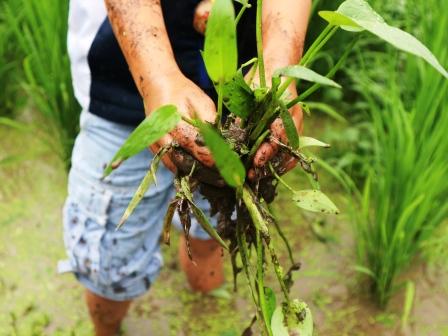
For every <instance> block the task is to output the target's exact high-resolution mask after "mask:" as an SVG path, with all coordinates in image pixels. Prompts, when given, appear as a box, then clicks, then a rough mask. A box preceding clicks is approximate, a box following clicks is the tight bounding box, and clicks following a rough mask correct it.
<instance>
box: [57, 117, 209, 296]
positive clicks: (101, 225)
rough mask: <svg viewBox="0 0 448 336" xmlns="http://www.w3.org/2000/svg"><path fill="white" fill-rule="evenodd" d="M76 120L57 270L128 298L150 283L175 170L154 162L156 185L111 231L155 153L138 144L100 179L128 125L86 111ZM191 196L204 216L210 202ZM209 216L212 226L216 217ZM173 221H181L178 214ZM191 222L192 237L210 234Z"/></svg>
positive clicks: (159, 259) (96, 288)
mask: <svg viewBox="0 0 448 336" xmlns="http://www.w3.org/2000/svg"><path fill="white" fill-rule="evenodd" d="M80 123H81V130H80V133H79V135H78V137H77V138H76V142H75V146H74V149H73V154H72V167H71V170H70V174H69V182H68V197H67V200H66V202H65V205H64V210H63V222H64V243H65V247H66V251H67V255H68V260H65V261H61V262H59V271H60V272H61V273H62V272H73V273H74V274H75V276H76V278H77V279H78V280H79V281H80V282H81V283H82V284H83V285H84V286H85V287H86V288H88V289H89V290H90V291H92V292H94V293H96V294H98V295H100V296H102V297H106V298H108V299H111V300H115V301H123V300H130V299H133V298H135V297H137V296H140V295H142V294H144V293H145V292H146V291H147V290H148V289H149V287H150V285H151V283H153V282H154V280H155V279H156V277H157V275H158V273H159V271H160V268H161V267H162V265H163V260H162V255H161V252H160V236H161V232H162V224H163V223H162V222H163V218H164V215H165V212H166V210H167V207H168V203H169V202H170V200H171V199H172V198H173V196H174V194H175V191H174V187H173V174H172V173H171V172H170V171H169V170H168V169H166V168H165V167H164V166H163V165H160V167H159V170H158V172H157V186H154V185H153V186H151V188H149V190H148V191H147V192H146V194H145V195H144V198H143V199H142V201H141V202H140V204H139V205H138V207H137V208H136V210H135V211H134V213H133V214H132V215H131V216H130V217H129V219H128V221H127V222H126V223H125V224H124V226H123V227H122V228H121V229H120V230H116V225H117V223H118V222H119V220H120V218H121V216H122V215H123V213H124V211H125V209H126V207H127V205H128V204H129V201H130V200H131V198H132V196H133V195H134V193H135V191H136V189H137V187H138V185H139V183H140V182H141V180H142V179H143V177H144V176H145V174H146V173H147V171H148V168H149V165H150V163H151V160H152V158H153V155H152V153H151V152H150V151H149V150H144V151H142V152H141V153H139V154H138V155H136V156H134V157H132V158H130V159H129V160H127V161H125V162H124V163H123V164H122V165H121V166H120V167H119V168H118V169H116V170H115V171H114V172H113V173H112V174H111V175H110V176H109V177H107V178H106V179H104V180H102V179H101V177H102V172H103V169H104V167H105V165H106V164H107V163H108V162H109V161H110V160H111V159H112V157H113V156H114V154H115V153H116V151H117V150H118V149H119V148H120V146H121V145H122V144H123V143H124V141H125V140H126V138H127V137H128V136H129V134H130V133H131V132H132V131H133V129H134V128H133V127H130V126H126V125H121V124H117V123H114V122H110V121H108V120H105V119H103V118H100V117H98V116H96V115H94V114H92V113H89V112H86V111H84V112H82V114H81V122H80ZM195 199H196V202H197V203H198V205H199V206H200V207H201V208H202V210H203V211H204V212H205V213H206V214H209V213H210V207H209V205H208V202H207V201H206V200H204V199H203V198H202V197H201V196H200V195H199V194H197V195H195ZM210 220H211V222H212V224H213V225H216V220H215V219H213V218H210ZM173 224H174V225H175V226H177V227H178V228H180V227H181V226H180V223H179V219H178V218H177V217H175V218H174V221H173ZM191 224H192V226H191V231H190V233H191V236H192V237H195V238H198V239H209V238H210V237H209V236H208V234H207V233H206V232H205V231H204V230H203V229H202V228H201V227H200V225H199V224H198V223H197V221H196V220H195V219H194V218H192V223H191Z"/></svg>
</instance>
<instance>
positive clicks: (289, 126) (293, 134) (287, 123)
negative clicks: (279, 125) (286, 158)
mask: <svg viewBox="0 0 448 336" xmlns="http://www.w3.org/2000/svg"><path fill="white" fill-rule="evenodd" d="M280 118H282V121H283V127H284V128H285V132H286V136H287V137H288V141H289V145H290V146H291V147H292V148H293V149H297V148H299V144H300V142H299V134H298V133H297V128H296V125H295V124H294V120H293V119H292V117H291V114H290V113H289V111H288V109H287V108H286V107H285V106H283V107H282V109H281V110H280Z"/></svg>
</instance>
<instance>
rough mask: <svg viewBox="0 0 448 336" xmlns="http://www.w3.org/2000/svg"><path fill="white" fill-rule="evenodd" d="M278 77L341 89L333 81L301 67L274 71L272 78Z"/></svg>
mask: <svg viewBox="0 0 448 336" xmlns="http://www.w3.org/2000/svg"><path fill="white" fill-rule="evenodd" d="M278 76H286V77H293V78H296V79H303V80H306V81H308V82H314V83H318V84H321V85H328V86H333V87H336V88H338V89H340V88H341V86H340V85H339V84H338V83H336V82H335V81H333V80H331V79H329V78H327V77H324V76H322V75H319V74H318V73H317V72H314V71H313V70H311V69H308V68H305V67H304V66H301V65H291V66H287V67H285V68H281V69H278V70H277V71H275V73H274V77H278Z"/></svg>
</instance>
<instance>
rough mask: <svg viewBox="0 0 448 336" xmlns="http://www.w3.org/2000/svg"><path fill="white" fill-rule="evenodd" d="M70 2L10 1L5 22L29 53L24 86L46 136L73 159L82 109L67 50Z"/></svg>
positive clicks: (25, 54) (63, 155)
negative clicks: (74, 87) (76, 97)
mask: <svg viewBox="0 0 448 336" xmlns="http://www.w3.org/2000/svg"><path fill="white" fill-rule="evenodd" d="M67 14H68V1H66V0H64V1H50V0H44V1H41V0H39V1H38V0H29V1H25V2H23V3H22V4H21V7H20V9H17V6H14V2H13V1H10V2H7V3H5V6H4V9H3V15H4V24H5V25H6V26H7V27H8V29H10V30H11V34H12V36H13V38H14V43H15V44H17V47H18V49H19V51H20V52H21V53H22V54H23V57H24V58H23V60H21V61H22V67H23V72H24V75H23V78H22V79H21V86H22V87H23V89H24V90H25V92H26V94H27V95H28V96H29V98H30V100H31V104H32V108H33V111H34V112H35V113H34V116H35V117H36V118H37V122H38V124H39V129H40V130H41V131H42V130H44V132H43V133H44V139H45V141H46V142H47V143H48V144H49V145H50V147H51V148H52V150H53V151H55V152H56V153H57V154H58V155H59V156H60V157H61V158H62V159H64V160H65V161H66V162H68V160H69V159H68V158H69V157H70V153H71V148H72V145H73V140H74V137H75V135H76V133H77V130H78V116H79V108H78V106H77V103H76V101H75V99H74V96H73V92H72V85H71V77H70V68H69V59H68V55H67V52H66V34H67Z"/></svg>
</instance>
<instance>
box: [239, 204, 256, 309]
mask: <svg viewBox="0 0 448 336" xmlns="http://www.w3.org/2000/svg"><path fill="white" fill-rule="evenodd" d="M237 218H238V219H237V224H236V230H237V231H236V240H237V243H238V249H239V251H240V256H241V263H242V264H243V269H244V273H245V275H246V280H247V284H248V286H249V289H250V294H251V296H252V300H253V301H254V304H255V306H257V307H258V301H257V297H256V295H255V289H254V288H253V287H252V280H251V274H250V271H249V258H248V252H247V243H246V236H245V233H244V232H243V227H242V226H243V225H242V223H241V220H240V214H239V210H238V209H237ZM257 314H258V315H259V316H260V317H261V312H260V311H259V309H258V308H257Z"/></svg>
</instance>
